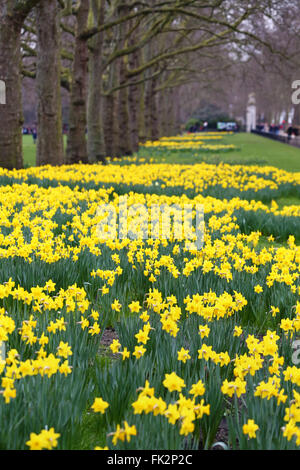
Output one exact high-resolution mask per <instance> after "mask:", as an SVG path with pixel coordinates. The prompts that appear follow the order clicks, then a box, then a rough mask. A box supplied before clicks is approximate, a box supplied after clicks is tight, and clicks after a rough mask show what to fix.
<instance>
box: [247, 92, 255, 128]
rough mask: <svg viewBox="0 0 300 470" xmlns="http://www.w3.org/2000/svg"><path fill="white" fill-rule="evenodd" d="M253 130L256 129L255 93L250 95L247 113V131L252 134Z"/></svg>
mask: <svg viewBox="0 0 300 470" xmlns="http://www.w3.org/2000/svg"><path fill="white" fill-rule="evenodd" d="M253 129H256V99H255V93H250V94H249V97H248V104H247V113H246V130H247V132H251V131H252V130H253Z"/></svg>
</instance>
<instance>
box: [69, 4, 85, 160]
mask: <svg viewBox="0 0 300 470" xmlns="http://www.w3.org/2000/svg"><path fill="white" fill-rule="evenodd" d="M88 15H89V0H81V2H80V6H79V9H78V11H77V14H76V37H75V46H74V62H73V71H72V84H71V93H70V111H69V134H68V143H67V163H71V164H72V163H78V162H82V163H88V153H87V141H86V127H87V117H86V113H87V79H88V46H87V41H86V40H85V39H81V37H80V35H81V33H82V31H84V30H85V28H86V25H87V20H88Z"/></svg>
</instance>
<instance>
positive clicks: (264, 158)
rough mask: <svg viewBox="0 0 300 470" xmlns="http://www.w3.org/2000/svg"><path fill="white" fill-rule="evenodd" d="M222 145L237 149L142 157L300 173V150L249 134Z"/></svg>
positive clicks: (154, 153)
mask: <svg viewBox="0 0 300 470" xmlns="http://www.w3.org/2000/svg"><path fill="white" fill-rule="evenodd" d="M222 144H234V145H235V146H236V147H237V149H236V150H230V151H226V152H219V153H217V152H201V151H199V150H194V151H190V150H187V151H177V152H176V151H175V152H174V150H173V151H172V150H169V151H164V152H162V151H152V150H150V149H141V150H140V152H139V155H140V156H141V157H144V158H146V160H147V161H149V160H150V159H151V158H153V159H154V160H155V161H157V162H163V161H164V162H166V163H182V164H193V163H201V162H206V163H214V164H219V163H221V162H224V163H230V164H236V165H267V166H274V167H276V168H281V169H283V170H287V171H300V148H297V147H293V146H291V145H288V144H283V143H281V142H277V141H273V140H271V139H267V138H265V137H261V136H258V135H256V134H247V133H245V132H242V133H237V134H233V135H229V136H224V139H223V141H222Z"/></svg>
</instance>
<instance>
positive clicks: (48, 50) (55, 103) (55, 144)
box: [36, 0, 64, 165]
mask: <svg viewBox="0 0 300 470" xmlns="http://www.w3.org/2000/svg"><path fill="white" fill-rule="evenodd" d="M36 19H37V72H36V82H37V94H38V129H37V130H38V138H37V165H47V164H51V165H61V164H63V162H64V151H63V135H62V110H61V94H60V35H59V12H58V5H57V2H54V1H53V0H43V1H42V2H41V3H40V4H39V5H38V6H37V15H36Z"/></svg>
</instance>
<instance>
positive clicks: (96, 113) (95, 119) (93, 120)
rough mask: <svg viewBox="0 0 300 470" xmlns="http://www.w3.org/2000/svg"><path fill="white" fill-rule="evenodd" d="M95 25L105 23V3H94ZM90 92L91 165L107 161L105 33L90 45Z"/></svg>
mask: <svg viewBox="0 0 300 470" xmlns="http://www.w3.org/2000/svg"><path fill="white" fill-rule="evenodd" d="M93 10H94V21H95V24H102V23H103V21H104V2H103V1H101V2H100V5H99V3H98V4H96V3H95V2H94V3H93ZM89 47H90V50H89V90H88V109H87V121H88V137H87V149H88V160H89V162H90V163H96V162H99V161H100V162H102V163H106V160H105V148H104V136H103V127H102V119H101V117H102V116H101V107H102V104H101V102H102V99H101V95H102V73H103V62H102V61H103V59H102V53H103V33H102V32H100V33H98V34H96V35H95V36H94V37H93V38H92V39H91V41H90V43H89Z"/></svg>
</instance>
